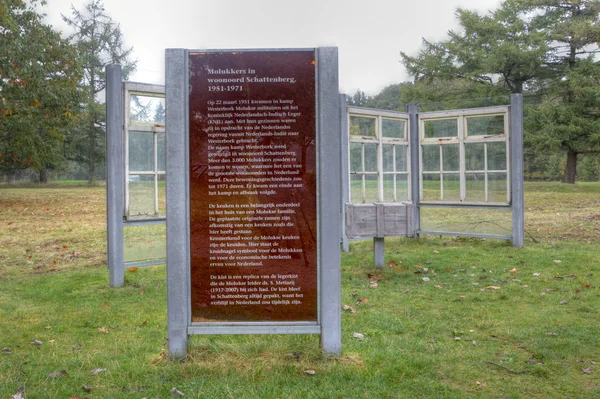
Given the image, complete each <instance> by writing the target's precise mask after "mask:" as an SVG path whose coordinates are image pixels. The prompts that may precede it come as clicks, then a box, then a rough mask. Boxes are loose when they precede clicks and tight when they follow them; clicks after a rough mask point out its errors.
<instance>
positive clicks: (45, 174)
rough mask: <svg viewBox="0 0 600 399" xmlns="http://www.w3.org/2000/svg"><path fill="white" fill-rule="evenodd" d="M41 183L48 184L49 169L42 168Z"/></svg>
mask: <svg viewBox="0 0 600 399" xmlns="http://www.w3.org/2000/svg"><path fill="white" fill-rule="evenodd" d="M40 184H48V169H46V168H42V169H40Z"/></svg>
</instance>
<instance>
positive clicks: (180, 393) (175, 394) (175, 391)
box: [171, 387, 183, 396]
mask: <svg viewBox="0 0 600 399" xmlns="http://www.w3.org/2000/svg"><path fill="white" fill-rule="evenodd" d="M171 393H172V394H173V395H174V396H183V392H181V391H179V390H178V389H177V388H175V387H173V389H171Z"/></svg>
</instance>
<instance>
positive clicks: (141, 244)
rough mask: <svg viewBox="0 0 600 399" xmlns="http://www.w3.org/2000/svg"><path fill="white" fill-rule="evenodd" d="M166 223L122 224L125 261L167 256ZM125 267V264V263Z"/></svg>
mask: <svg viewBox="0 0 600 399" xmlns="http://www.w3.org/2000/svg"><path fill="white" fill-rule="evenodd" d="M165 227H166V225H164V224H155V225H151V226H124V227H123V243H124V248H123V252H124V257H125V262H136V261H143V260H154V259H164V258H166V256H167V243H166V230H165ZM125 267H127V265H125Z"/></svg>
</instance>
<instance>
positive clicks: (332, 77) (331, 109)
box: [317, 47, 342, 356]
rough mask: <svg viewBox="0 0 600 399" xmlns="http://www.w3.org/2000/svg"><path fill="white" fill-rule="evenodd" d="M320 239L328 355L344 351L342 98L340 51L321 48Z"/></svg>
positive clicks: (322, 317) (323, 338) (323, 324)
mask: <svg viewBox="0 0 600 399" xmlns="http://www.w3.org/2000/svg"><path fill="white" fill-rule="evenodd" d="M317 68H318V70H317V72H318V74H317V76H318V82H317V90H318V92H317V93H318V94H317V103H318V113H317V126H318V129H317V132H318V137H317V143H318V147H317V149H318V153H317V156H318V193H319V198H318V218H319V219H318V222H319V227H318V231H319V234H318V240H319V247H318V248H319V255H318V256H319V261H320V280H319V284H320V292H321V295H320V309H321V314H320V323H321V348H322V350H323V353H324V354H325V355H330V356H337V355H339V354H340V352H341V350H342V336H341V333H342V331H341V295H340V290H341V270H340V242H339V236H340V235H339V226H340V225H341V223H342V221H341V215H342V213H341V209H340V204H341V203H342V198H341V193H342V187H341V182H340V176H341V174H342V165H341V153H340V148H341V146H342V145H341V142H340V96H339V80H338V79H339V78H338V51H337V48H336V47H320V48H318V49H317Z"/></svg>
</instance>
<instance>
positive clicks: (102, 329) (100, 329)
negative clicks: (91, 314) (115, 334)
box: [98, 327, 108, 334]
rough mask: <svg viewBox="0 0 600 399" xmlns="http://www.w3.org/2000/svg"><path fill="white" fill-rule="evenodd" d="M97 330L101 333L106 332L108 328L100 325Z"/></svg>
mask: <svg viewBox="0 0 600 399" xmlns="http://www.w3.org/2000/svg"><path fill="white" fill-rule="evenodd" d="M98 332H99V333H103V334H108V328H105V327H100V328H99V329H98Z"/></svg>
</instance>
